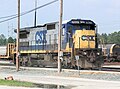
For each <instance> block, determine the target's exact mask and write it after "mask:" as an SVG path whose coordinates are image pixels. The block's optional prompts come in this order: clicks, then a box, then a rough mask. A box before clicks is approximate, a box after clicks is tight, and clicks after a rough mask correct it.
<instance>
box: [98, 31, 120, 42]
mask: <svg viewBox="0 0 120 89" xmlns="http://www.w3.org/2000/svg"><path fill="white" fill-rule="evenodd" d="M98 36H99V40H100V42H101V43H103V44H109V43H115V44H120V31H119V32H114V33H111V34H108V35H107V34H106V33H103V34H101V35H98Z"/></svg>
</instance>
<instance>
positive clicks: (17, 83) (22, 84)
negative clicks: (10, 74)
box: [0, 79, 37, 87]
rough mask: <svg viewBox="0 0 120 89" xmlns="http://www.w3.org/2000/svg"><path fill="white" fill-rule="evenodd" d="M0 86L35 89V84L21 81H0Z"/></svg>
mask: <svg viewBox="0 0 120 89" xmlns="http://www.w3.org/2000/svg"><path fill="white" fill-rule="evenodd" d="M0 85H5V86H18V87H37V86H36V84H34V83H31V82H23V81H16V80H3V79H0Z"/></svg>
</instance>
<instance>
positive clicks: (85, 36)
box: [81, 35, 95, 41]
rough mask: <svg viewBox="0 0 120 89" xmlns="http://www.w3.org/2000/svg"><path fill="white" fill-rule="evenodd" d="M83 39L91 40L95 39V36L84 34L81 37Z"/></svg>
mask: <svg viewBox="0 0 120 89" xmlns="http://www.w3.org/2000/svg"><path fill="white" fill-rule="evenodd" d="M81 39H82V40H83V41H85V40H87V41H88V40H89V41H95V36H92V35H83V36H82V37H81Z"/></svg>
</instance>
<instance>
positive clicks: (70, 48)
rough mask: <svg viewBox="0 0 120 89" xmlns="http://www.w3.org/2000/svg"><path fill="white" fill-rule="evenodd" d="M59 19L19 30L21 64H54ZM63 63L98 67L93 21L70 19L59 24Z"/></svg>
mask: <svg viewBox="0 0 120 89" xmlns="http://www.w3.org/2000/svg"><path fill="white" fill-rule="evenodd" d="M58 29H59V22H53V23H47V24H43V25H40V26H37V27H27V28H22V29H20V48H19V49H20V54H21V55H20V58H21V64H22V65H37V66H57V58H58V57H57V56H58ZM61 45H62V47H61V50H62V52H63V56H62V58H63V60H62V65H63V66H66V67H68V66H69V67H75V66H80V67H81V68H95V67H97V68H98V67H101V65H102V64H103V59H102V50H101V49H100V48H98V42H97V30H96V24H95V23H94V22H93V21H91V20H81V19H72V20H70V21H64V22H63V24H62V35H61Z"/></svg>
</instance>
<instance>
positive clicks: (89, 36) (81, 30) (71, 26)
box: [64, 19, 103, 68]
mask: <svg viewBox="0 0 120 89" xmlns="http://www.w3.org/2000/svg"><path fill="white" fill-rule="evenodd" d="M64 32H65V34H66V36H65V38H66V42H67V43H69V47H68V46H66V47H67V48H69V50H70V48H71V60H73V61H74V63H75V64H74V65H77V66H80V67H81V68H94V67H101V65H102V63H103V60H102V56H101V55H102V49H100V48H98V43H97V31H96V25H95V23H94V22H93V21H91V20H81V19H76V20H75V19H73V20H71V21H69V22H68V23H66V24H65V31H64ZM67 48H66V50H68V49H67ZM76 56H78V57H79V59H77V60H76V59H75V58H76ZM78 57H77V58H78Z"/></svg>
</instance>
